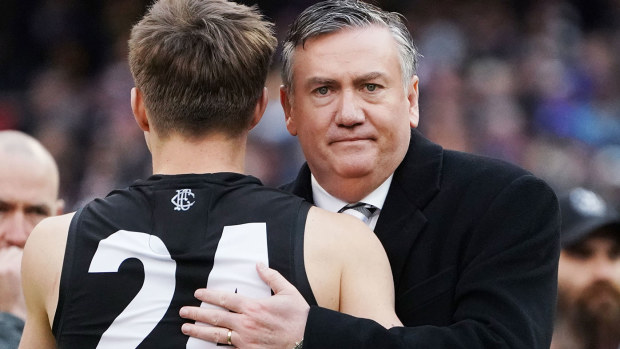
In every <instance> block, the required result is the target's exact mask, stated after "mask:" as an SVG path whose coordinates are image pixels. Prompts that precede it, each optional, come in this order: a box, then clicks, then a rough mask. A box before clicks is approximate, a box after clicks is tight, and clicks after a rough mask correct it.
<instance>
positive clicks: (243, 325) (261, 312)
mask: <svg viewBox="0 0 620 349" xmlns="http://www.w3.org/2000/svg"><path fill="white" fill-rule="evenodd" d="M256 269H257V271H258V274H259V275H260V277H261V279H263V281H265V282H266V283H267V284H268V285H269V287H271V289H272V290H273V292H274V293H275V295H274V296H272V297H269V298H266V299H251V298H247V297H244V296H241V295H239V294H235V293H228V292H219V291H212V290H207V289H199V290H197V291H196V293H195V296H196V298H198V299H199V300H201V301H203V302H205V303H210V304H213V305H217V306H220V307H223V308H226V309H228V310H231V311H233V312H234V313H233V312H230V311H227V310H216V309H206V308H200V307H183V308H181V311H180V315H181V317H183V318H186V319H190V320H195V321H200V322H204V323H207V324H210V325H213V326H215V327H209V326H201V325H197V324H190V323H186V324H184V325H183V327H182V331H183V333H185V334H186V335H189V336H192V337H196V338H200V339H203V340H207V341H210V342H216V343H226V341H227V336H228V329H231V330H232V344H233V345H234V346H235V347H237V348H240V349H258V348H269V349H291V348H293V346H294V345H295V342H297V341H299V340H301V339H302V337H303V334H304V329H305V327H306V320H307V318H308V311H309V310H310V306H309V305H308V303H307V302H306V300H305V299H304V298H303V296H302V295H301V294H300V293H299V291H297V289H296V288H295V287H294V286H293V285H291V284H290V283H289V282H288V281H287V280H286V279H285V278H284V277H283V276H282V275H280V273H278V272H277V271H275V270H273V269H270V268H268V267H267V266H265V265H264V264H262V263H259V264H258V265H257V267H256Z"/></svg>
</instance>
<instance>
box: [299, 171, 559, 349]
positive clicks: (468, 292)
mask: <svg viewBox="0 0 620 349" xmlns="http://www.w3.org/2000/svg"><path fill="white" fill-rule="evenodd" d="M447 219H449V218H447ZM471 239H476V240H477V241H475V242H476V243H470V244H469V245H466V246H464V248H463V252H462V253H463V257H462V259H463V260H464V268H463V270H462V271H461V272H460V275H459V280H458V282H457V284H456V290H455V295H454V302H455V305H454V313H453V315H452V324H451V325H449V326H429V325H425V326H416V327H401V328H392V329H390V330H385V329H383V328H381V327H380V326H377V325H376V324H373V323H371V322H369V321H366V320H363V319H358V318H354V317H350V316H347V315H345V314H340V313H336V312H332V311H329V310H326V309H322V308H319V307H312V308H311V309H310V312H309V316H308V320H307V324H306V329H305V338H306V339H305V340H304V348H305V349H312V348H321V349H330V348H334V349H335V348H376V347H390V348H463V349H471V348H506V349H507V348H511V349H516V348H518V349H536V348H541V349H542V348H549V343H550V341H551V333H552V327H553V315H554V309H555V302H556V292H557V264H558V256H559V209H558V205H557V200H556V198H555V195H554V193H553V192H552V191H551V189H550V188H549V187H548V186H547V185H546V184H544V182H542V181H540V180H538V179H536V178H535V177H533V176H523V177H521V178H519V179H517V180H515V181H513V182H512V183H511V184H510V185H508V186H507V187H506V188H504V189H503V190H501V191H500V192H498V194H497V196H496V198H495V199H494V200H493V202H492V204H491V205H490V206H489V207H488V208H487V209H486V212H485V213H484V215H483V216H482V217H480V219H478V221H477V222H476V226H475V227H474V228H473V229H472V238H471ZM470 241H472V240H470ZM360 333H363V337H365V338H366V341H363V340H362V342H363V343H355V341H358V340H361V338H360V337H361V336H360ZM343 338H344V339H343ZM349 338H350V339H349Z"/></svg>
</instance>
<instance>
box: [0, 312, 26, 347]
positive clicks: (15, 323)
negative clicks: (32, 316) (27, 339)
mask: <svg viewBox="0 0 620 349" xmlns="http://www.w3.org/2000/svg"><path fill="white" fill-rule="evenodd" d="M23 331H24V321H23V320H22V319H20V318H18V317H16V316H13V315H12V314H10V313H2V312H0V348H3V349H17V347H18V346H19V341H20V339H21V338H22V332H23Z"/></svg>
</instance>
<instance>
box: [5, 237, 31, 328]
mask: <svg viewBox="0 0 620 349" xmlns="http://www.w3.org/2000/svg"><path fill="white" fill-rule="evenodd" d="M22 254H23V250H22V249H21V248H19V247H17V246H11V247H7V248H2V249H0V312H5V313H11V314H13V315H15V316H17V317H19V318H21V319H24V320H25V319H26V302H25V301H24V295H23V293H22V278H21V264H22Z"/></svg>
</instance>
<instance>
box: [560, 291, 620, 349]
mask: <svg viewBox="0 0 620 349" xmlns="http://www.w3.org/2000/svg"><path fill="white" fill-rule="evenodd" d="M572 319H573V321H572V322H573V326H574V327H573V328H574V330H575V331H577V332H581V333H582V335H583V336H584V338H585V339H586V342H589V343H593V344H594V343H597V342H598V343H599V344H600V342H601V341H603V342H607V343H609V342H612V343H615V347H614V348H617V347H618V345H619V344H620V290H619V289H618V288H617V287H614V285H612V284H611V283H609V282H605V281H601V282H597V283H594V284H592V285H591V286H589V287H587V288H586V289H585V290H584V291H583V292H582V293H581V295H580V296H579V297H578V299H577V300H576V303H575V311H574V313H573V314H572Z"/></svg>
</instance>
